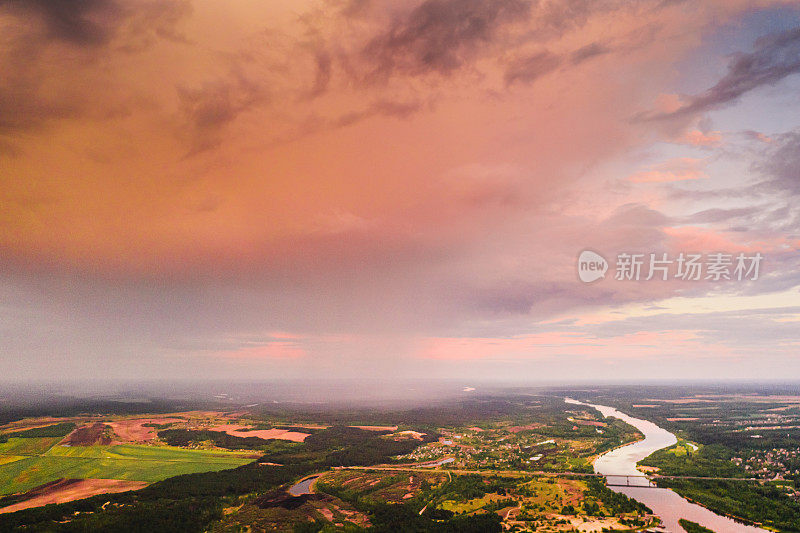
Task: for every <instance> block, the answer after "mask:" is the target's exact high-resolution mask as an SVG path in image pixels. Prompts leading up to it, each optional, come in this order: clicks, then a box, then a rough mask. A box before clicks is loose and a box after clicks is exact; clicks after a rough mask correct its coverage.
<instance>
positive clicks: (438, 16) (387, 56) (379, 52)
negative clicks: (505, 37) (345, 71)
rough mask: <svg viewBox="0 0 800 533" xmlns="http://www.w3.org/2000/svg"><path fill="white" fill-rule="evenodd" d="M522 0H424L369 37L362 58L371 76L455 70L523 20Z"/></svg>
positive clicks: (525, 5) (526, 10)
mask: <svg viewBox="0 0 800 533" xmlns="http://www.w3.org/2000/svg"><path fill="white" fill-rule="evenodd" d="M529 12H530V2H528V1H524V0H426V1H425V2H423V3H422V4H420V5H419V6H417V7H415V8H414V9H412V10H411V11H410V12H409V13H408V14H403V15H401V16H400V17H398V18H397V19H396V20H395V21H393V22H392V23H391V27H390V28H389V29H388V30H387V31H386V32H384V33H381V34H379V35H377V36H376V37H374V38H373V39H372V40H371V41H370V42H368V43H367V45H366V46H365V47H364V49H363V54H364V56H365V57H366V58H368V59H369V60H370V61H371V62H372V63H373V64H374V70H373V76H380V77H385V76H390V75H392V74H393V73H396V72H403V73H407V74H427V73H439V74H448V73H450V72H452V71H453V70H455V69H458V68H460V67H461V66H462V65H463V64H464V63H465V62H466V61H467V60H468V59H470V58H471V57H472V56H473V54H474V53H475V52H476V50H477V48H478V47H479V46H480V45H482V44H484V45H485V44H489V43H490V41H491V39H492V38H493V37H494V35H495V33H496V32H497V30H498V28H500V27H501V26H502V25H503V24H506V23H509V22H512V21H520V20H525V19H527V18H528V16H529Z"/></svg>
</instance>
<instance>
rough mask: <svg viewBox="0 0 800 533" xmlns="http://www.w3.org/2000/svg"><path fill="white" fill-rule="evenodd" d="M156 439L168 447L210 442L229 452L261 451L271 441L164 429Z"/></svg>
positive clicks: (197, 431) (196, 431)
mask: <svg viewBox="0 0 800 533" xmlns="http://www.w3.org/2000/svg"><path fill="white" fill-rule="evenodd" d="M158 438H160V439H161V440H163V441H164V442H166V443H167V444H169V445H170V446H190V445H192V444H197V443H200V442H207V441H210V442H211V443H213V444H214V446H217V447H219V448H226V449H229V450H263V449H264V447H265V446H267V445H269V444H270V443H271V442H272V440H267V439H262V438H260V437H238V436H236V435H229V434H227V433H225V432H224V431H208V430H191V429H164V430H161V431H159V432H158Z"/></svg>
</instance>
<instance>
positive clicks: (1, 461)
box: [0, 438, 253, 495]
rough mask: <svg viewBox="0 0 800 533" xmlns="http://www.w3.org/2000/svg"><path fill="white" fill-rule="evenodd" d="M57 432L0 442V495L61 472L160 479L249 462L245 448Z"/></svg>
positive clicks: (78, 475)
mask: <svg viewBox="0 0 800 533" xmlns="http://www.w3.org/2000/svg"><path fill="white" fill-rule="evenodd" d="M59 440H60V439H59V438H56V439H53V438H33V439H22V438H20V439H17V438H11V439H9V441H8V442H7V443H4V444H0V495H3V494H11V493H15V492H22V491H26V490H30V489H32V488H33V487H36V486H38V485H41V484H43V483H47V482H49V481H53V480H56V479H58V478H75V479H90V478H97V479H125V480H130V481H149V482H154V481H160V480H162V479H166V478H168V477H172V476H177V475H180V474H190V473H194V472H209V471H216V470H225V469H227V468H235V467H237V466H240V465H243V464H246V463H249V462H251V461H252V460H253V459H252V458H250V457H247V455H252V452H251V453H250V454H246V453H237V452H228V451H216V450H213V451H212V450H185V449H182V448H173V447H163V446H139V445H134V444H121V445H115V446H73V447H68V446H55V443H56V442H57V441H59Z"/></svg>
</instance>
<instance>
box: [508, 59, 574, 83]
mask: <svg viewBox="0 0 800 533" xmlns="http://www.w3.org/2000/svg"><path fill="white" fill-rule="evenodd" d="M560 63H561V59H560V58H559V57H558V56H556V55H554V54H551V53H550V52H539V53H538V54H533V55H531V56H528V57H524V58H522V59H518V60H516V61H514V62H512V63H511V65H509V67H508V68H507V69H506V73H505V82H506V85H512V84H514V83H517V82H521V83H531V82H533V81H536V80H537V79H538V78H540V77H541V76H543V75H545V74H547V73H548V72H552V71H553V70H555V69H556V68H557V67H558V65H559V64H560Z"/></svg>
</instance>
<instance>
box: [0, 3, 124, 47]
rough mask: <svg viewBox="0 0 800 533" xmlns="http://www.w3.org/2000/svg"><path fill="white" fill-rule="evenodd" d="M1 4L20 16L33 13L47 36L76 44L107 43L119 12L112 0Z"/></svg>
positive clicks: (0, 4) (94, 44) (119, 7)
mask: <svg viewBox="0 0 800 533" xmlns="http://www.w3.org/2000/svg"><path fill="white" fill-rule="evenodd" d="M0 8H5V9H6V10H7V11H10V12H11V13H14V14H16V15H18V16H20V17H25V16H27V15H33V16H35V17H37V18H38V19H39V20H40V21H41V22H42V24H43V25H44V27H45V32H46V36H47V37H48V38H50V39H56V40H60V41H64V42H68V43H71V44H75V45H78V46H99V45H103V44H106V43H107V42H108V41H109V39H110V37H111V34H112V32H113V29H114V21H115V20H116V19H117V18H118V17H119V15H120V14H121V12H122V8H121V6H120V5H119V4H118V3H117V2H116V1H115V0H5V1H3V2H0ZM101 21H102V22H101ZM109 21H111V23H109Z"/></svg>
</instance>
